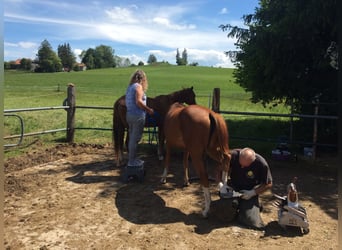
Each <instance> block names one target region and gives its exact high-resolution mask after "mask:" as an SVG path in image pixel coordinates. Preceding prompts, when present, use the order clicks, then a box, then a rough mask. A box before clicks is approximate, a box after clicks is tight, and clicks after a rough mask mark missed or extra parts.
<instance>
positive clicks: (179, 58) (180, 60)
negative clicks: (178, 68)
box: [176, 49, 188, 65]
mask: <svg viewBox="0 0 342 250" xmlns="http://www.w3.org/2000/svg"><path fill="white" fill-rule="evenodd" d="M176 63H177V65H187V64H188V52H187V51H186V49H184V50H183V52H182V56H180V53H179V49H177V53H176Z"/></svg>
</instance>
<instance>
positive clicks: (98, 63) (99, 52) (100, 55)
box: [80, 45, 117, 69]
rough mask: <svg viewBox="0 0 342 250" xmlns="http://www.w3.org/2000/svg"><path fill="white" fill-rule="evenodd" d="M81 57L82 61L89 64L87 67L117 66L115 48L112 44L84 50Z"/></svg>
mask: <svg viewBox="0 0 342 250" xmlns="http://www.w3.org/2000/svg"><path fill="white" fill-rule="evenodd" d="M80 57H81V58H82V60H81V61H82V63H84V64H85V65H87V69H101V68H111V67H115V66H116V61H117V60H116V59H117V58H116V57H115V56H114V50H113V49H112V48H111V47H110V46H106V45H100V46H97V47H96V48H95V49H92V48H89V49H87V50H86V51H82V53H81V55H80Z"/></svg>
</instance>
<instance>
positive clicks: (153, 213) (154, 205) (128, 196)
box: [115, 184, 229, 234]
mask: <svg viewBox="0 0 342 250" xmlns="http://www.w3.org/2000/svg"><path fill="white" fill-rule="evenodd" d="M155 188H156V187H153V186H148V187H145V186H143V185H139V184H132V185H127V186H125V187H122V188H120V189H119V190H118V191H117V192H116V197H115V206H116V207H117V209H118V213H119V215H120V216H121V217H122V218H124V219H125V220H127V221H129V222H132V223H134V224H140V225H145V224H156V225H158V224H171V223H176V222H184V224H185V225H194V232H195V233H198V234H208V233H210V232H211V231H212V230H214V229H216V228H221V227H226V226H229V225H227V223H222V222H220V221H219V220H218V219H217V218H216V217H214V216H209V218H203V217H202V214H201V213H200V212H198V213H190V214H185V213H183V212H182V211H181V210H179V209H177V208H172V207H169V206H167V205H166V203H165V201H164V200H163V199H162V198H161V197H160V196H159V195H158V194H156V193H155V192H154V191H155V190H156V189H155ZM161 188H163V186H161ZM157 189H158V188H157ZM159 190H160V189H159Z"/></svg>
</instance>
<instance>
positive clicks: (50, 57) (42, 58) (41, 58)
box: [36, 39, 62, 72]
mask: <svg viewBox="0 0 342 250" xmlns="http://www.w3.org/2000/svg"><path fill="white" fill-rule="evenodd" d="M36 61H37V63H38V65H39V67H38V68H37V69H36V71H38V72H58V71H61V70H62V63H61V60H60V59H59V57H58V56H57V54H56V52H54V51H53V49H52V47H51V45H50V43H49V42H48V41H47V40H46V39H45V40H44V41H43V42H42V43H41V45H40V47H39V49H38V53H37V59H36Z"/></svg>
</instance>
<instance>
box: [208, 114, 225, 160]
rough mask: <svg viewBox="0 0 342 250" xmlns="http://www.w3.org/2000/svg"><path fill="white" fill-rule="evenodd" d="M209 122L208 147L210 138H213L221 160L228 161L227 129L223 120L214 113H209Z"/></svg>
mask: <svg viewBox="0 0 342 250" xmlns="http://www.w3.org/2000/svg"><path fill="white" fill-rule="evenodd" d="M209 120H210V133H209V140H208V146H209V144H210V142H211V140H212V137H213V136H214V133H215V136H216V138H217V141H218V147H219V149H220V152H221V159H222V160H223V159H225V158H227V157H228V159H230V154H229V145H228V140H229V138H228V128H227V124H226V122H225V120H224V119H223V118H222V117H221V116H219V115H216V114H215V113H211V112H210V113H209Z"/></svg>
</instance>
